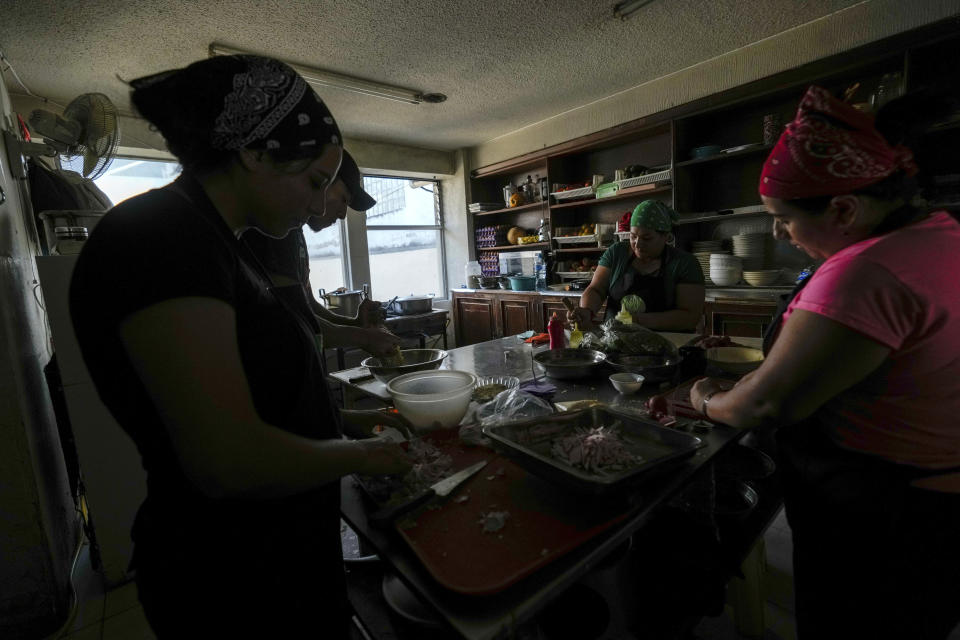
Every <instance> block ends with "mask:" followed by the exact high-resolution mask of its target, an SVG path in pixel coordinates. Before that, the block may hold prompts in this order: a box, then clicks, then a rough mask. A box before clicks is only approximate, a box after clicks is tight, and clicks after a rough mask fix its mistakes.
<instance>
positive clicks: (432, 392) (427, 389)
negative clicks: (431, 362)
mask: <svg viewBox="0 0 960 640" xmlns="http://www.w3.org/2000/svg"><path fill="white" fill-rule="evenodd" d="M476 379H477V377H476V376H475V375H473V374H472V373H468V372H466V371H451V370H442V369H441V370H438V371H416V372H414V373H407V374H404V375H402V376H397V377H396V378H394V379H393V380H391V381H390V382H388V383H387V391H388V392H389V393H390V396H391V397H392V398H393V405H394V406H395V407H396V408H397V411H399V412H400V415H402V416H403V417H404V418H406V419H407V420H409V421H410V424H411V425H413V427H414V429H416V430H418V431H429V430H431V429H442V428H449V427H455V426H456V425H457V424H459V423H460V420H461V419H463V416H464V415H465V414H466V413H467V407H468V406H469V404H470V396H471V394H472V393H473V385H474V383H475V382H476Z"/></svg>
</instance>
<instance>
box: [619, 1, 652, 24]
mask: <svg viewBox="0 0 960 640" xmlns="http://www.w3.org/2000/svg"><path fill="white" fill-rule="evenodd" d="M651 2H653V0H628V1H627V2H621V3H620V4H618V5H617V6H615V7H614V8H613V15H614V17H616V18H620V19H621V20H626V19H627V18H628V17H629V16H630V14H632V13H633V12H635V11H636V10H637V9H640V8H641V7H644V6H646V5H648V4H650V3H651Z"/></svg>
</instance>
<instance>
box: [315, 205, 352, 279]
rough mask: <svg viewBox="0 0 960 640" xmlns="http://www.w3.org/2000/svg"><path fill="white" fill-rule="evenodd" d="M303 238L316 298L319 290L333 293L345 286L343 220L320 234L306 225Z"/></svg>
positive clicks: (322, 230)
mask: <svg viewBox="0 0 960 640" xmlns="http://www.w3.org/2000/svg"><path fill="white" fill-rule="evenodd" d="M354 215H356V214H354ZM303 237H304V238H305V239H306V241H307V255H309V256H310V290H311V291H312V292H313V295H314V297H316V296H317V290H318V289H326V290H327V291H333V290H334V289H337V288H339V287H342V286H344V285H345V281H346V278H344V273H343V271H344V270H343V220H337V222H336V224H334V225H331V226H329V227H327V228H326V229H321V230H320V232H319V233H316V232H314V231H313V230H312V229H311V228H310V227H308V226H307V225H304V226H303Z"/></svg>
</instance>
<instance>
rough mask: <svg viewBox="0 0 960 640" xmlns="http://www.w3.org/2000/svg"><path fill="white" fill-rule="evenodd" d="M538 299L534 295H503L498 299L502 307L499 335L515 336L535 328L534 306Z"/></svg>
mask: <svg viewBox="0 0 960 640" xmlns="http://www.w3.org/2000/svg"><path fill="white" fill-rule="evenodd" d="M535 304H536V300H535V299H533V298H532V297H531V298H529V299H527V298H515V297H513V296H511V297H509V298H504V297H501V298H499V299H498V300H497V307H498V308H499V309H500V314H499V315H500V317H499V320H500V327H499V328H500V331H499V334H500V335H499V336H498V337H503V336H514V335H517V334H518V333H523V332H524V331H528V330H530V329H533V324H534V323H533V319H534V306H535Z"/></svg>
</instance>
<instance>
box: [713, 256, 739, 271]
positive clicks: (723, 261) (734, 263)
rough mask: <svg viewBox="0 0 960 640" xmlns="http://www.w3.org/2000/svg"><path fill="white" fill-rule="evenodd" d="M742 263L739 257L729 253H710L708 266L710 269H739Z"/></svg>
mask: <svg viewBox="0 0 960 640" xmlns="http://www.w3.org/2000/svg"><path fill="white" fill-rule="evenodd" d="M742 265H743V261H742V260H741V259H740V257H739V256H732V255H730V254H729V253H711V254H710V266H711V267H737V268H741V267H742Z"/></svg>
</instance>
